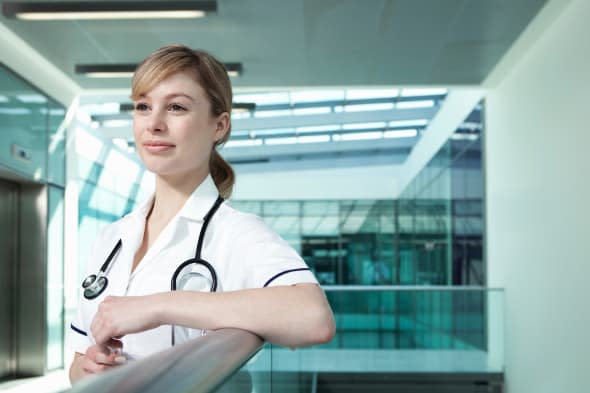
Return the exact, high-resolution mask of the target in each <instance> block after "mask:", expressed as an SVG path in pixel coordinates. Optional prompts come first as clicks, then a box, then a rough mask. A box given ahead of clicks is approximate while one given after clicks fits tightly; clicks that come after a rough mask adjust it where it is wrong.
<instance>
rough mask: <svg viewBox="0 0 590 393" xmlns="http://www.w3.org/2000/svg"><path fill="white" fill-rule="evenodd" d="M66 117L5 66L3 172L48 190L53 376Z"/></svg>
mask: <svg viewBox="0 0 590 393" xmlns="http://www.w3.org/2000/svg"><path fill="white" fill-rule="evenodd" d="M65 112H66V111H65V108H64V107H63V106H62V105H60V104H59V103H57V102H55V101H54V100H53V99H51V98H50V97H49V96H47V95H45V94H44V93H43V92H41V91H40V90H38V89H37V88H35V87H34V86H32V85H30V84H29V83H27V82H26V81H24V80H23V79H21V78H20V77H19V76H18V75H16V74H15V73H13V72H12V71H11V70H9V69H7V68H5V67H3V66H2V65H0V141H1V143H0V146H1V148H0V171H1V172H3V173H5V174H7V175H9V176H10V175H13V176H16V177H17V178H21V179H26V181H33V182H36V183H38V184H40V185H45V186H46V187H47V193H46V194H45V195H47V207H48V210H47V222H46V225H47V249H46V267H45V269H46V279H47V288H46V307H47V308H46V324H47V325H46V329H47V331H46V335H47V350H46V352H45V359H46V362H45V365H46V368H47V369H48V370H51V369H56V368H60V367H62V365H63V341H64V337H63V336H64V328H63V326H64V313H63V303H64V276H63V266H64V257H63V256H64V243H63V233H64V186H65V124H64V120H65ZM2 262H5V261H2Z"/></svg>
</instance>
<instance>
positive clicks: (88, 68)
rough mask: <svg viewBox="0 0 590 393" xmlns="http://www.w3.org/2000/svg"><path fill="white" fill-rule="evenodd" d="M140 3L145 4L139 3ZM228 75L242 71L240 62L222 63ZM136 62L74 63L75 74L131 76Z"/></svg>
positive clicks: (114, 76) (234, 74)
mask: <svg viewBox="0 0 590 393" xmlns="http://www.w3.org/2000/svg"><path fill="white" fill-rule="evenodd" d="M141 4H145V2H144V3H141ZM223 65H224V66H225V69H226V70H227V73H228V75H229V76H230V77H231V76H239V75H240V74H241V73H242V64H241V63H224V64H223ZM137 66H138V65H137V64H133V63H121V64H76V67H75V72H76V74H84V75H85V76H87V77H89V78H131V77H133V73H134V72H135V69H136V68H137Z"/></svg>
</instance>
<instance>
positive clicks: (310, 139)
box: [297, 135, 330, 143]
mask: <svg viewBox="0 0 590 393" xmlns="http://www.w3.org/2000/svg"><path fill="white" fill-rule="evenodd" d="M329 141H330V135H306V136H299V137H297V142H299V143H322V142H329Z"/></svg>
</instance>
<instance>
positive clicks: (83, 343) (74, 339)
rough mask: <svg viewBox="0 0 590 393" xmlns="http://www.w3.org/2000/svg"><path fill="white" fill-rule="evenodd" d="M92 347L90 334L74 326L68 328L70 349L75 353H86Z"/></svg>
mask: <svg viewBox="0 0 590 393" xmlns="http://www.w3.org/2000/svg"><path fill="white" fill-rule="evenodd" d="M91 345H92V341H91V340H90V337H88V333H87V332H86V331H84V330H83V329H80V328H79V327H77V326H76V325H74V324H70V326H69V328H68V347H69V348H70V350H72V351H73V352H78V353H86V350H87V349H88V347H89V346H91Z"/></svg>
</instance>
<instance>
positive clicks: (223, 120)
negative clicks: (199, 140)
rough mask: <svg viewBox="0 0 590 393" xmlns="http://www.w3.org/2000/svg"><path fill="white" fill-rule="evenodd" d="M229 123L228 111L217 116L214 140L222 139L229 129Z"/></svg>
mask: <svg viewBox="0 0 590 393" xmlns="http://www.w3.org/2000/svg"><path fill="white" fill-rule="evenodd" d="M230 125H231V117H230V115H229V113H227V112H223V113H222V114H221V115H219V116H217V119H216V122H215V126H216V127H215V142H217V141H219V140H221V139H223V137H224V136H225V134H227V132H228V131H229V127H230Z"/></svg>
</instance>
